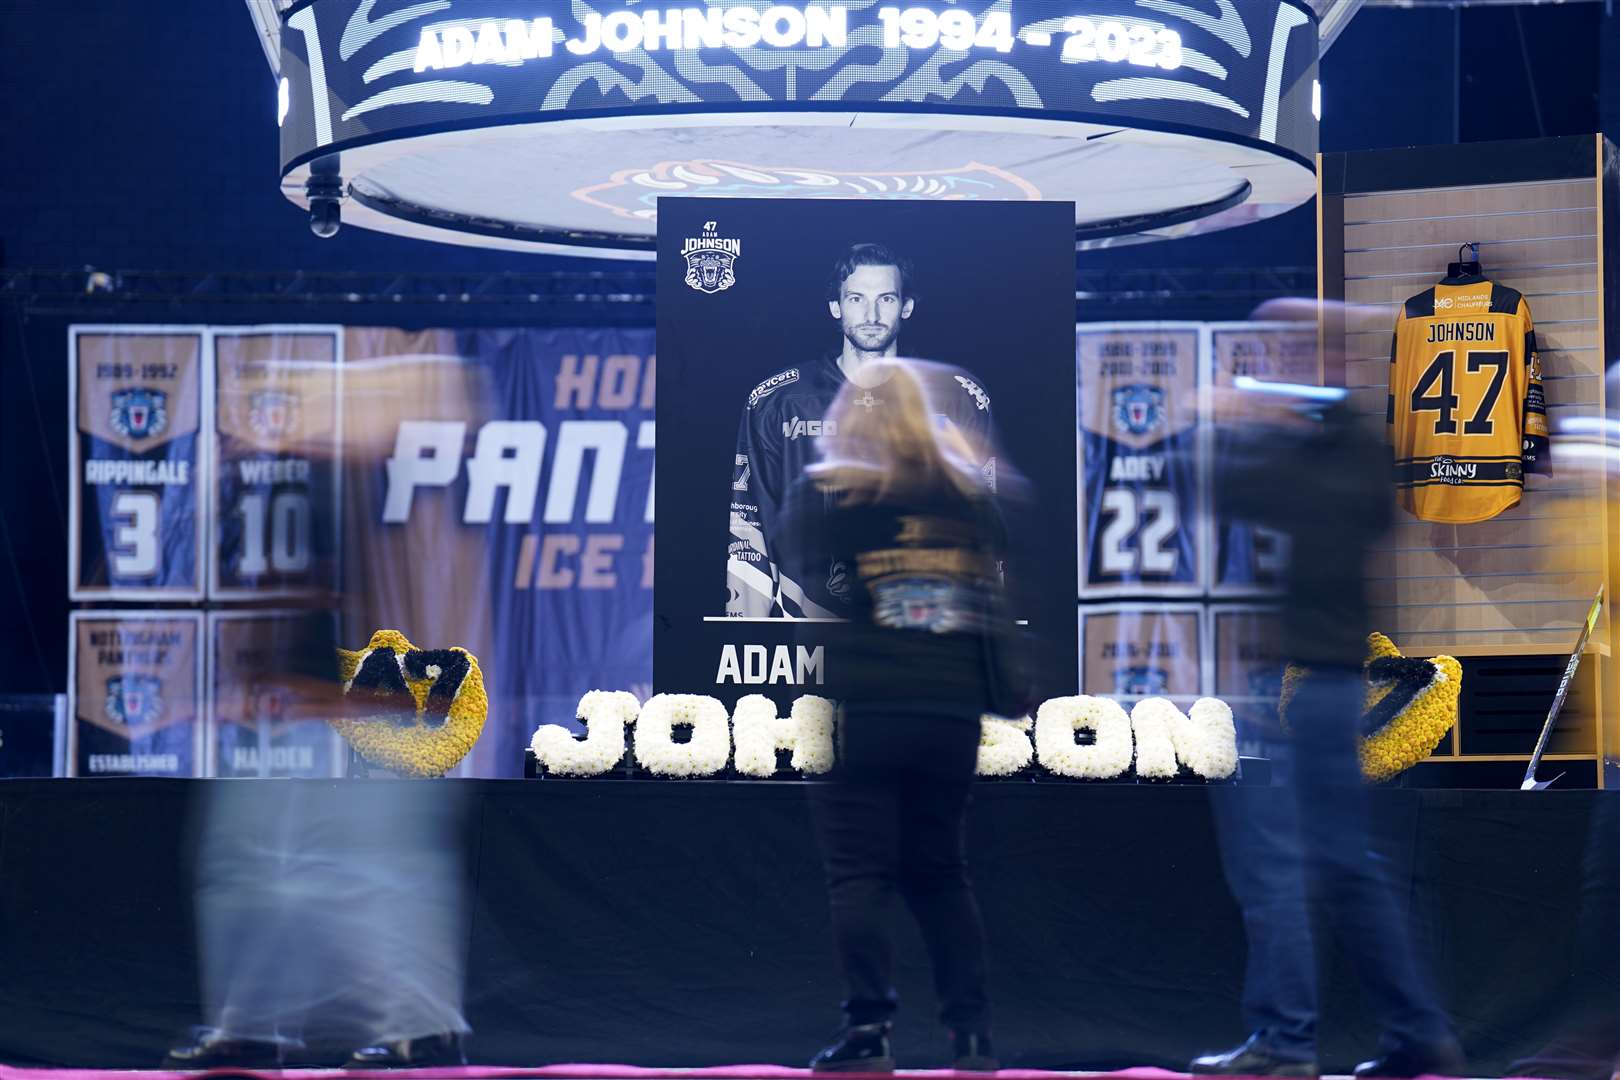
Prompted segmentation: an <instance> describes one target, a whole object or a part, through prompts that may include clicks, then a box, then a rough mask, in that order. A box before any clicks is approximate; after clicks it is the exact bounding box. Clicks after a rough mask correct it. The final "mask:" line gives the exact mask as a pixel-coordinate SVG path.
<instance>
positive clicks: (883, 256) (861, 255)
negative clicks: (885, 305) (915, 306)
mask: <svg viewBox="0 0 1620 1080" xmlns="http://www.w3.org/2000/svg"><path fill="white" fill-rule="evenodd" d="M859 266H893V267H897V268H899V270H900V295H901V297H902V298H905V299H915V298H916V295H917V294H916V293H914V292H912V286H911V282H912V271H911V260H910V259H904V258H901V257H900V256H899V255H896V254H895V253H894V250H893V249H892V248H889V247H887V246H885V245H883V244H852V245H850V248H849V250H848V251H846V252H844V254H843V256H842V257H841V258H839V260H838V261H837V262H836V263H834V264H833V273H832V279H831V280H830V281H828V282H827V299H828V300H834V301H836V300H837V299H838V298H839V296H840V295H842V293H843V288H844V282H845V281H846V280H848V278H849V275H851V274H853V273H854V272H855V268H856V267H859Z"/></svg>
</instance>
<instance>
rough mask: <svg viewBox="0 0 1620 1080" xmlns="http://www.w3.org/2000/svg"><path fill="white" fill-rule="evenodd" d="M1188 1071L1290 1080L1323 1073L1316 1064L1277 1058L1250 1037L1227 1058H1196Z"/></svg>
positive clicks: (1308, 1078) (1313, 1078)
mask: <svg viewBox="0 0 1620 1080" xmlns="http://www.w3.org/2000/svg"><path fill="white" fill-rule="evenodd" d="M1187 1071H1188V1072H1190V1073H1192V1074H1194V1075H1195V1076H1287V1077H1295V1078H1304V1080H1315V1078H1316V1077H1317V1076H1319V1075H1321V1070H1320V1069H1318V1068H1317V1067H1316V1062H1314V1061H1300V1060H1299V1059H1298V1058H1285V1057H1278V1056H1277V1053H1276V1051H1274V1050H1272V1049H1271V1047H1269V1046H1267V1045H1266V1044H1265V1043H1263V1042H1261V1041H1260V1037H1259V1036H1258V1035H1251V1036H1249V1039H1248V1041H1247V1042H1245V1043H1244V1044H1243V1045H1242V1046H1239V1047H1236V1048H1235V1049H1232V1050H1228V1051H1226V1052H1225V1053H1224V1054H1205V1055H1204V1056H1203V1057H1198V1058H1193V1060H1192V1064H1190V1065H1188V1066H1187Z"/></svg>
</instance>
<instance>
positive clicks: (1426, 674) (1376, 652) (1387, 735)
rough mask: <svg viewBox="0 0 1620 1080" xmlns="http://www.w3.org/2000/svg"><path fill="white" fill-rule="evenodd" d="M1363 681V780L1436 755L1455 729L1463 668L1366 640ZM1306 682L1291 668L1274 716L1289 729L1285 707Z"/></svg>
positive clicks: (1376, 638) (1378, 638) (1377, 638)
mask: <svg viewBox="0 0 1620 1080" xmlns="http://www.w3.org/2000/svg"><path fill="white" fill-rule="evenodd" d="M1362 670H1363V671H1364V672H1365V676H1366V680H1367V692H1366V698H1365V701H1364V703H1363V706H1362V708H1363V712H1362V718H1361V733H1362V735H1361V774H1362V775H1363V776H1365V777H1366V778H1367V779H1368V780H1372V781H1375V782H1377V781H1383V780H1389V779H1392V778H1394V777H1396V776H1399V775H1400V774H1401V773H1403V772H1405V771H1406V770H1407V769H1410V768H1411V767H1412V766H1413V765H1416V764H1417V763H1418V762H1420V761H1422V760H1423V759H1424V758H1426V757H1428V756H1429V755H1430V754H1432V753H1434V748H1435V747H1437V746H1439V745H1440V740H1442V739H1444V738H1445V737H1446V735H1447V733H1448V732H1450V731H1451V729H1452V728H1453V727H1454V726H1455V725H1456V723H1457V708H1458V701H1459V698H1460V696H1461V694H1462V665H1461V664H1459V663H1458V662H1457V661H1456V659H1455V658H1454V657H1450V656H1436V657H1435V658H1434V659H1432V660H1419V659H1416V658H1413V657H1408V656H1402V655H1401V651H1400V650H1399V649H1397V648H1396V647H1395V643H1394V642H1393V641H1391V640H1390V639H1389V638H1388V637H1386V636H1384V635H1383V634H1377V633H1374V634H1369V635H1368V636H1367V661H1366V663H1365V664H1364V665H1363V666H1362ZM1304 676H1305V671H1304V669H1302V668H1300V667H1298V666H1297V665H1294V664H1289V665H1288V669H1287V670H1286V671H1285V672H1284V673H1283V685H1282V693H1281V695H1280V696H1279V697H1278V700H1277V711H1278V712H1279V713H1280V714H1281V716H1282V717H1283V720H1284V723H1285V724H1286V723H1287V716H1288V706H1289V703H1290V702H1291V701H1292V700H1293V698H1294V694H1295V693H1296V692H1297V691H1298V689H1299V682H1300V680H1301V679H1302V678H1303V677H1304Z"/></svg>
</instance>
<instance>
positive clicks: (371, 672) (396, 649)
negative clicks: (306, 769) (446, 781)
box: [332, 630, 489, 777]
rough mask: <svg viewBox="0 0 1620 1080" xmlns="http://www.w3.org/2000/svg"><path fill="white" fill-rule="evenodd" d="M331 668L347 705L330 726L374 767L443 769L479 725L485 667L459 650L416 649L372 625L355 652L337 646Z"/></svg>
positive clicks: (434, 772) (426, 772)
mask: <svg viewBox="0 0 1620 1080" xmlns="http://www.w3.org/2000/svg"><path fill="white" fill-rule="evenodd" d="M338 668H339V671H340V673H341V674H342V676H343V694H344V697H345V699H346V703H347V706H348V708H347V714H346V715H345V716H344V717H342V718H341V719H337V720H333V721H332V726H333V727H334V728H335V729H337V732H338V734H339V735H342V736H343V738H344V739H345V740H347V741H348V743H349V745H350V746H352V747H354V750H355V753H357V754H359V755H360V757H362V758H363V759H365V761H366V762H367V763H369V764H371V765H375V766H377V767H378V768H383V769H389V770H392V771H393V772H396V773H399V774H401V775H404V776H421V777H431V776H443V775H444V774H445V773H447V772H449V771H450V770H451V769H453V768H455V767H456V765H457V764H458V763H459V762H460V761H461V759H462V758H464V757H466V756H467V753H468V752H469V751H470V750H472V748H473V743H475V742H477V741H478V736H479V734H480V733H481V732H482V731H483V730H484V719H485V717H486V716H488V714H489V697H488V695H487V694H485V692H484V674H483V672H482V671H481V670H480V669H479V667H478V660H477V658H476V657H474V656H473V654H472V653H470V652H468V651H467V650H466V649H462V648H454V649H418V648H417V647H416V646H415V645H412V644H411V643H410V641H409V640H408V639H407V638H406V637H405V635H404V634H402V633H400V632H399V631H398V630H378V631H377V632H376V633H375V634H372V635H371V640H370V641H369V642H367V644H366V647H365V648H364V649H361V650H359V651H358V652H350V651H349V650H348V649H339V650H338Z"/></svg>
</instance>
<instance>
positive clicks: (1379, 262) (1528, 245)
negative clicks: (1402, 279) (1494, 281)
mask: <svg viewBox="0 0 1620 1080" xmlns="http://www.w3.org/2000/svg"><path fill="white" fill-rule="evenodd" d="M1462 235H1463V238H1464V239H1468V234H1467V232H1466V231H1464V232H1463V234H1462ZM1457 243H1462V240H1459V241H1458V242H1457ZM1596 246H1597V238H1596V236H1595V235H1593V236H1573V237H1560V238H1558V239H1552V240H1510V241H1508V242H1506V243H1502V244H1490V245H1487V248H1488V250H1489V252H1490V254H1489V256H1486V255H1485V251H1486V250H1487V248H1481V250H1480V254H1481V257H1482V260H1483V259H1484V258H1486V257H1488V258H1489V259H1490V261H1489V262H1488V263H1486V265H1487V266H1489V267H1490V269H1491V271H1492V272H1494V273H1496V274H1498V275H1499V276H1500V275H1503V274H1504V272H1506V271H1511V270H1512V269H1513V268H1514V267H1518V266H1524V267H1544V266H1567V265H1569V264H1570V263H1580V262H1592V261H1593V251H1594V249H1595V248H1596ZM1456 257H1457V244H1442V245H1440V246H1437V247H1421V248H1386V249H1383V250H1379V251H1354V252H1351V251H1347V252H1345V255H1344V272H1345V276H1346V277H1347V278H1360V277H1371V276H1372V275H1374V274H1426V275H1429V276H1432V277H1433V278H1439V277H1440V276H1441V275H1443V274H1444V273H1445V272H1446V263H1448V262H1450V261H1451V260H1453V259H1455V258H1456ZM1436 264H1438V265H1439V267H1440V269H1439V271H1438V272H1436V270H1435V266H1436ZM1412 291H1413V292H1416V291H1417V289H1413V290H1412Z"/></svg>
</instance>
